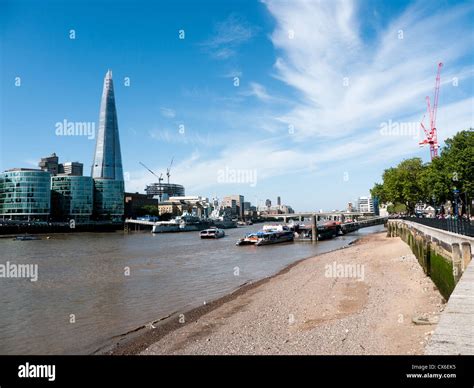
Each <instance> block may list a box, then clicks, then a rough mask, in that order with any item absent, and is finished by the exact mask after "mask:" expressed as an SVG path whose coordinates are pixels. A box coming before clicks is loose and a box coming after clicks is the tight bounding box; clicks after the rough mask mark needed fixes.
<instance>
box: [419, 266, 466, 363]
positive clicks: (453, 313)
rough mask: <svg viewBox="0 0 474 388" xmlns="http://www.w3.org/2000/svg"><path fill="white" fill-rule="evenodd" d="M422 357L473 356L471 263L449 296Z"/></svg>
mask: <svg viewBox="0 0 474 388" xmlns="http://www.w3.org/2000/svg"><path fill="white" fill-rule="evenodd" d="M425 354H431V355H432V354H443V355H445V354H446V355H447V354H449V355H457V354H463V355H466V354H469V355H474V262H473V261H471V262H470V264H469V265H468V266H467V268H466V270H465V271H464V273H463V275H462V277H461V279H460V280H459V282H458V284H457V285H456V288H455V289H454V291H453V293H452V294H451V296H450V297H449V301H448V303H447V305H446V308H445V310H444V311H443V313H442V314H441V317H440V320H439V323H438V326H437V327H436V330H435V332H434V334H433V336H432V337H431V340H430V342H429V344H428V346H427V348H426V352H425Z"/></svg>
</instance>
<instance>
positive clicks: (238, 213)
mask: <svg viewBox="0 0 474 388" xmlns="http://www.w3.org/2000/svg"><path fill="white" fill-rule="evenodd" d="M222 206H223V207H227V208H229V207H230V208H231V209H232V216H233V217H239V218H243V217H244V196H243V195H239V194H234V195H227V196H225V197H224V198H223V199H222Z"/></svg>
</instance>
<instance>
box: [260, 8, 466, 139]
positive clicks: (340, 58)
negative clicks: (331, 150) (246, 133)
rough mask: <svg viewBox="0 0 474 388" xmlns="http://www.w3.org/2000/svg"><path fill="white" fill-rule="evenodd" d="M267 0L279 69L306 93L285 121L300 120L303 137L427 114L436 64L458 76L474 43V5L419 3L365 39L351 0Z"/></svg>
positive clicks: (296, 124) (298, 129) (284, 115)
mask: <svg viewBox="0 0 474 388" xmlns="http://www.w3.org/2000/svg"><path fill="white" fill-rule="evenodd" d="M264 3H265V4H266V6H267V8H268V10H269V12H270V13H271V14H272V15H273V17H274V18H275V20H276V23H277V27H276V29H275V31H274V32H273V34H272V36H271V40H272V42H273V44H274V46H275V48H276V49H277V50H278V52H279V54H280V56H279V58H278V59H277V61H276V62H275V68H274V71H275V74H274V75H275V77H276V78H278V79H279V80H281V81H283V82H284V83H286V84H287V85H289V86H291V87H293V88H294V89H296V90H297V91H298V92H299V95H300V101H299V104H298V105H297V106H296V107H295V108H294V109H291V110H289V111H288V112H284V113H282V114H281V115H280V116H279V119H280V120H282V121H283V122H287V123H289V124H292V125H294V127H295V131H296V135H297V138H298V139H299V140H300V141H304V142H306V141H308V139H309V138H312V137H316V138H320V137H333V138H338V137H344V136H348V135H351V134H352V135H355V136H358V135H359V134H360V131H364V130H365V129H366V128H367V127H370V126H373V125H374V124H377V123H380V122H382V121H385V120H388V119H389V118H392V119H397V118H398V117H400V116H404V115H406V114H407V113H413V112H420V119H421V115H422V113H423V112H424V110H425V103H424V96H425V95H427V94H432V90H433V86H434V80H435V74H436V66H437V63H438V62H439V61H440V60H442V61H444V62H445V63H446V66H445V68H444V69H443V75H442V77H445V76H446V74H447V73H451V74H455V73H456V72H457V71H458V70H459V65H458V64H457V63H456V62H457V60H458V59H459V58H461V57H462V56H463V55H466V53H468V52H469V50H470V45H471V44H472V42H470V39H471V38H470V36H469V34H468V33H466V31H465V28H466V27H467V26H466V25H465V24H463V23H462V22H461V19H462V18H463V17H465V16H466V12H471V13H472V6H469V5H464V6H459V7H455V8H452V9H447V10H445V9H441V10H439V11H437V12H433V11H432V10H426V9H425V8H423V7H422V6H421V5H419V4H418V5H414V6H412V7H410V8H409V9H408V10H406V12H404V13H403V14H402V15H401V16H400V17H399V18H397V19H396V20H394V21H392V23H391V24H390V25H389V26H388V27H387V29H386V30H384V31H382V32H381V34H380V36H377V37H375V39H374V40H373V41H370V42H366V41H364V40H363V38H362V36H363V34H362V33H361V23H362V22H364V21H363V20H360V21H359V20H357V12H356V9H355V5H354V2H353V1H349V0H344V1H336V2H332V1H331V2H330V1H327V2H324V1H321V2H307V1H300V2H291V3H290V2H279V1H272V0H266V1H264ZM290 30H292V31H293V32H294V36H293V37H292V39H291V38H290V36H289V34H288V31H290ZM399 30H403V39H399V35H398V31H399ZM471 76H472V74H471ZM443 93H446V91H445V90H444V91H443V90H442V91H441V95H443ZM445 101H447V100H445ZM440 107H441V106H440ZM468 118H469V117H464V119H465V120H467V119H468Z"/></svg>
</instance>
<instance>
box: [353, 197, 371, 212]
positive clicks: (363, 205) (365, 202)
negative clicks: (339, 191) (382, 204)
mask: <svg viewBox="0 0 474 388" xmlns="http://www.w3.org/2000/svg"><path fill="white" fill-rule="evenodd" d="M357 210H358V211H359V213H374V201H373V198H372V197H370V196H369V197H359V199H358V200H357Z"/></svg>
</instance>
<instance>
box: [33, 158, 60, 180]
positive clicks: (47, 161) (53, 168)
mask: <svg viewBox="0 0 474 388" xmlns="http://www.w3.org/2000/svg"><path fill="white" fill-rule="evenodd" d="M38 166H39V168H41V170H43V171H47V172H49V173H50V174H51V175H58V173H59V158H58V156H57V155H56V154H55V153H52V154H51V156H47V157H45V158H41V160H40V162H39V163H38Z"/></svg>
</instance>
